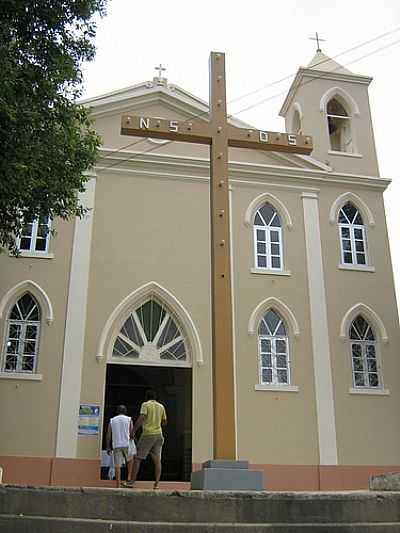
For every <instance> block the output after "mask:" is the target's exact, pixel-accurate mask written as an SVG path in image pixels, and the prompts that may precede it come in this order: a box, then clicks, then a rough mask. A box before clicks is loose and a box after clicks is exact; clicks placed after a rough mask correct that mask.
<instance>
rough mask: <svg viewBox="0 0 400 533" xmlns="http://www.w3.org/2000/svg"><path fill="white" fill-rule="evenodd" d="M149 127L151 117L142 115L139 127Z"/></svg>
mask: <svg viewBox="0 0 400 533" xmlns="http://www.w3.org/2000/svg"><path fill="white" fill-rule="evenodd" d="M149 127H150V119H149V118H143V117H140V121H139V128H147V129H149Z"/></svg>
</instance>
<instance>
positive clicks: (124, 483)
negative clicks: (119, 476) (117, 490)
mask: <svg viewBox="0 0 400 533" xmlns="http://www.w3.org/2000/svg"><path fill="white" fill-rule="evenodd" d="M121 485H122V486H123V487H125V488H127V489H131V488H132V487H133V481H122V482H121Z"/></svg>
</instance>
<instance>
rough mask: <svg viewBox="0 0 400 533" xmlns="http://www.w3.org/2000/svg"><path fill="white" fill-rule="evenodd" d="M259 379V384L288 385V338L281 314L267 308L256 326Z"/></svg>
mask: <svg viewBox="0 0 400 533" xmlns="http://www.w3.org/2000/svg"><path fill="white" fill-rule="evenodd" d="M258 349H259V381H260V384H261V385H289V384H290V361H289V338H288V335H287V329H286V325H285V323H284V321H283V320H282V318H281V316H280V315H279V314H278V313H277V312H276V311H275V310H274V309H269V310H268V311H267V312H266V313H265V315H264V316H263V318H262V319H261V321H260V325H259V327H258Z"/></svg>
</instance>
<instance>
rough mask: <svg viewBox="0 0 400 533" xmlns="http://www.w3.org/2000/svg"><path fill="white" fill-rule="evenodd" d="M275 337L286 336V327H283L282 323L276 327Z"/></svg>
mask: <svg viewBox="0 0 400 533" xmlns="http://www.w3.org/2000/svg"><path fill="white" fill-rule="evenodd" d="M275 335H281V336H284V335H286V327H285V324H284V323H283V322H281V323H280V324H279V326H278V329H277V330H276V333H275Z"/></svg>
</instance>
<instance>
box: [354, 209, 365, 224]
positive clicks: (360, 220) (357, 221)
mask: <svg viewBox="0 0 400 533" xmlns="http://www.w3.org/2000/svg"><path fill="white" fill-rule="evenodd" d="M353 224H359V225H360V226H362V224H363V220H362V218H361V215H360V213H359V212H358V213H357V215H356V217H355V218H354V220H353Z"/></svg>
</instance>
